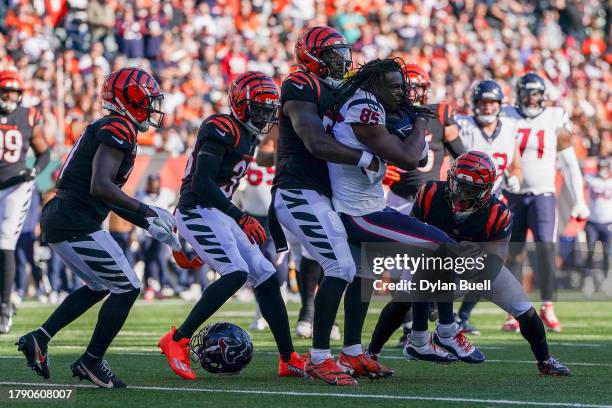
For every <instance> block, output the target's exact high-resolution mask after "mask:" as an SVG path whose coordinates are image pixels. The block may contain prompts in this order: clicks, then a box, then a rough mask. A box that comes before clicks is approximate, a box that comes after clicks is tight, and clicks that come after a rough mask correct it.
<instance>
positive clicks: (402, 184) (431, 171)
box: [390, 103, 455, 197]
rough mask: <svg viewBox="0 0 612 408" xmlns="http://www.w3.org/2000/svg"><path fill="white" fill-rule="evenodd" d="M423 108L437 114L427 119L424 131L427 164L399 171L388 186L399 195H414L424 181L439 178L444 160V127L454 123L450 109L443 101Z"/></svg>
mask: <svg viewBox="0 0 612 408" xmlns="http://www.w3.org/2000/svg"><path fill="white" fill-rule="evenodd" d="M425 108H427V109H429V110H431V111H433V112H436V114H437V115H438V118H432V119H429V122H428V123H427V130H426V132H425V140H427V143H429V151H428V153H427V154H428V160H427V165H426V166H425V167H421V168H417V169H415V170H411V171H407V172H403V173H401V175H400V180H399V181H397V182H395V183H393V184H392V185H391V187H390V188H391V191H393V193H395V194H397V195H398V196H400V197H410V196H414V195H415V194H416V193H417V191H418V190H419V187H420V186H421V185H423V184H424V183H426V182H428V181H436V180H440V169H441V168H442V163H443V161H444V129H445V128H446V127H447V126H451V125H454V124H455V120H454V119H453V112H452V109H451V108H450V107H449V106H448V105H447V104H445V103H440V104H430V105H425Z"/></svg>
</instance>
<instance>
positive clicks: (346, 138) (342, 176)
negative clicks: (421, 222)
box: [323, 89, 386, 216]
mask: <svg viewBox="0 0 612 408" xmlns="http://www.w3.org/2000/svg"><path fill="white" fill-rule="evenodd" d="M353 123H356V124H372V125H383V126H384V125H385V110H384V108H383V107H382V105H381V104H380V103H379V102H378V101H377V100H376V97H375V96H374V95H372V94H370V93H368V92H366V91H364V90H361V89H359V90H358V91H357V92H355V95H353V96H352V97H351V98H350V99H349V100H348V101H346V102H345V103H344V105H342V108H341V109H340V115H339V118H337V119H336V122H335V123H334V122H333V121H332V120H331V119H330V118H329V117H327V116H325V117H324V118H323V126H324V127H325V128H326V129H327V128H328V127H331V126H333V127H331V132H332V135H333V136H334V137H335V138H336V140H338V142H340V143H342V144H343V145H346V146H349V147H353V148H355V149H358V150H364V151H370V150H369V148H368V147H367V146H365V145H364V144H363V143H361V142H360V141H359V140H358V139H357V137H356V136H355V134H354V133H353V128H352V127H351V124H353ZM328 167H329V178H330V181H331V186H332V193H333V198H332V201H333V204H334V208H335V210H336V211H338V212H343V213H345V214H349V215H354V216H361V215H365V214H370V213H373V212H377V211H381V210H382V209H384V208H385V206H386V204H385V193H384V190H383V185H382V177H383V176H384V174H385V171H386V166H385V165H384V164H383V163H381V169H380V171H378V173H377V175H380V176H379V177H376V178H375V179H372V180H371V179H370V177H368V175H367V174H366V173H365V170H363V169H362V168H361V167H358V166H355V165H346V164H336V163H328Z"/></svg>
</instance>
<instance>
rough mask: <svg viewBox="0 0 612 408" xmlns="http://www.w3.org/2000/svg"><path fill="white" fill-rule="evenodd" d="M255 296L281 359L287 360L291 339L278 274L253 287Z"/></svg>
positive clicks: (291, 351) (290, 350) (290, 349)
mask: <svg viewBox="0 0 612 408" xmlns="http://www.w3.org/2000/svg"><path fill="white" fill-rule="evenodd" d="M255 298H256V299H257V303H258V304H259V309H260V310H261V315H262V316H263V318H264V319H266V322H268V325H269V326H270V330H271V331H272V335H273V336H274V340H275V341H276V346H277V348H278V352H279V353H280V355H281V358H282V360H283V361H285V362H287V361H289V360H290V359H291V353H293V351H294V349H293V342H292V341H291V329H290V328H289V317H288V316H287V307H286V306H285V302H284V301H283V297H282V296H281V291H280V287H279V286H278V276H276V274H274V275H272V276H271V277H270V278H268V279H267V280H266V281H264V282H263V283H260V284H259V285H258V286H257V287H256V288H255Z"/></svg>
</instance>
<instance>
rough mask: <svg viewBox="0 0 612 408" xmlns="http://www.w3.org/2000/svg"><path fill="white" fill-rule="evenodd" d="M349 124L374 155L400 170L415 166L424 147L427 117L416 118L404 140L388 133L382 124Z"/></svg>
mask: <svg viewBox="0 0 612 408" xmlns="http://www.w3.org/2000/svg"><path fill="white" fill-rule="evenodd" d="M351 126H352V128H353V132H354V133H355V136H356V137H357V139H359V141H360V142H362V143H363V144H365V145H366V146H368V147H369V148H370V149H371V150H372V153H374V154H375V155H376V156H378V157H380V158H381V159H383V160H386V161H389V162H391V163H394V164H395V165H397V166H398V167H399V168H401V169H402V170H414V169H416V168H417V166H418V164H419V159H420V157H421V153H422V152H423V149H424V148H425V137H424V136H425V129H426V127H427V119H425V118H423V117H419V118H417V119H416V121H415V124H414V128H413V132H412V133H411V135H410V136H409V137H407V138H406V139H405V140H404V141H402V140H401V139H400V138H399V137H397V136H394V135H392V134H391V133H389V131H388V130H387V128H386V127H385V126H382V125H366V124H363V125H362V124H352V125H351Z"/></svg>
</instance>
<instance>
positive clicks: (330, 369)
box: [304, 353, 357, 387]
mask: <svg viewBox="0 0 612 408" xmlns="http://www.w3.org/2000/svg"><path fill="white" fill-rule="evenodd" d="M305 363H306V365H305V367H304V371H305V372H306V375H307V376H308V377H310V378H313V379H319V380H323V381H325V382H326V383H327V384H329V385H337V386H351V387H354V386H356V385H357V380H355V379H354V378H353V377H351V376H350V375H348V374H347V373H345V372H344V370H343V369H342V368H341V367H340V366H339V365H338V364H337V363H336V362H335V361H334V359H333V358H328V359H327V360H324V361H322V362H320V363H318V364H315V363H313V362H312V360H311V359H310V353H308V354H307V356H306V361H305Z"/></svg>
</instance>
